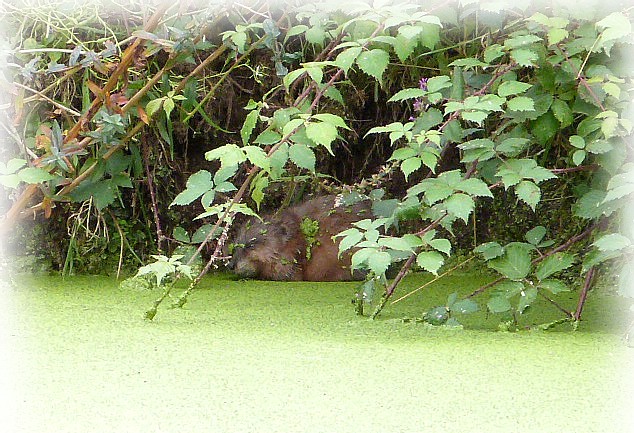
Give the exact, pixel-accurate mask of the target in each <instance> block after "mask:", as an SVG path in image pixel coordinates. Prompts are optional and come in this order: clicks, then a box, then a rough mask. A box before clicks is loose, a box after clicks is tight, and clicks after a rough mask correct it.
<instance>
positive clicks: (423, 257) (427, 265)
mask: <svg viewBox="0 0 634 433" xmlns="http://www.w3.org/2000/svg"><path fill="white" fill-rule="evenodd" d="M444 262H445V259H444V257H443V256H442V255H441V254H440V253H437V252H436V251H423V252H421V253H418V256H417V257H416V263H417V264H418V266H420V267H421V268H423V269H424V270H426V271H428V272H431V273H432V274H434V275H438V270H439V269H440V267H441V266H442V265H443V263H444Z"/></svg>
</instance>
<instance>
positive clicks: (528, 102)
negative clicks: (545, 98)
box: [506, 96, 535, 111]
mask: <svg viewBox="0 0 634 433" xmlns="http://www.w3.org/2000/svg"><path fill="white" fill-rule="evenodd" d="M506 107H507V108H508V109H509V110H513V111H533V110H535V104H534V101H533V99H532V98H529V97H526V96H516V97H515V98H513V99H511V100H509V101H508V102H507V103H506Z"/></svg>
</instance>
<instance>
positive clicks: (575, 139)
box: [568, 135, 586, 165]
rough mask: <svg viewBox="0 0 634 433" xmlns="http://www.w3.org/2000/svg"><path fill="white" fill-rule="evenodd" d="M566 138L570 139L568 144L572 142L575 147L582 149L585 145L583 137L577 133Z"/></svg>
mask: <svg viewBox="0 0 634 433" xmlns="http://www.w3.org/2000/svg"><path fill="white" fill-rule="evenodd" d="M568 140H569V141H570V144H572V145H573V146H574V147H576V148H577V149H583V148H585V147H586V141H585V140H584V139H583V137H580V136H578V135H571V136H570V137H569V138H568ZM577 165H578V164H577Z"/></svg>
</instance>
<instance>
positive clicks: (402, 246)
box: [378, 237, 414, 252]
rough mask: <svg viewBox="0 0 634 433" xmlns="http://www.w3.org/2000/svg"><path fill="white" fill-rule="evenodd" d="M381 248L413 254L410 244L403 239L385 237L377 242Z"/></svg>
mask: <svg viewBox="0 0 634 433" xmlns="http://www.w3.org/2000/svg"><path fill="white" fill-rule="evenodd" d="M378 243H379V245H380V246H382V247H386V248H389V249H392V250H396V251H407V252H414V249H413V248H412V245H411V243H410V242H409V241H408V240H407V239H404V238H395V237H386V238H381V239H379V240H378Z"/></svg>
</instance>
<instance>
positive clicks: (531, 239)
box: [524, 226, 546, 245]
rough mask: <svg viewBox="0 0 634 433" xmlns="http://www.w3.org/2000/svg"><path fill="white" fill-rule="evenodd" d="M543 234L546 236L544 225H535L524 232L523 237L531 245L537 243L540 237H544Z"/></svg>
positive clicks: (540, 239)
mask: <svg viewBox="0 0 634 433" xmlns="http://www.w3.org/2000/svg"><path fill="white" fill-rule="evenodd" d="M544 236H546V227H544V226H537V227H534V228H532V229H530V230H529V231H528V232H526V234H525V235H524V238H525V239H526V241H527V242H528V243H530V244H532V245H539V243H540V242H541V241H542V239H544Z"/></svg>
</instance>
